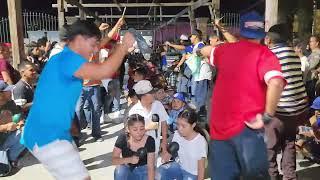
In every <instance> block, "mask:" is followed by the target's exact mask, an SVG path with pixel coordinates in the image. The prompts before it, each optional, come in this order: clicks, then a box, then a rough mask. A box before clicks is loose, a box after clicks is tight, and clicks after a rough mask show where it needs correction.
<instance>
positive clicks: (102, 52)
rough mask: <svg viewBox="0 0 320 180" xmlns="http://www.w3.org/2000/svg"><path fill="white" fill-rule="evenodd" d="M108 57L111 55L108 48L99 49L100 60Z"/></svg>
mask: <svg viewBox="0 0 320 180" xmlns="http://www.w3.org/2000/svg"><path fill="white" fill-rule="evenodd" d="M108 57H109V52H108V50H106V49H100V51H99V60H100V61H102V60H105V58H108Z"/></svg>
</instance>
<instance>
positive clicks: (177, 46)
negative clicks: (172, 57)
mask: <svg viewBox="0 0 320 180" xmlns="http://www.w3.org/2000/svg"><path fill="white" fill-rule="evenodd" d="M165 44H166V45H168V46H170V47H172V48H174V49H177V50H185V49H186V47H185V46H184V45H178V44H172V43H170V42H168V41H167V42H166V43H165Z"/></svg>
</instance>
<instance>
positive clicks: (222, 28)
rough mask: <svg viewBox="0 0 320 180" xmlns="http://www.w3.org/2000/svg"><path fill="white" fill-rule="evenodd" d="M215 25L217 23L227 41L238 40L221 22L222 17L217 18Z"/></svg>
mask: <svg viewBox="0 0 320 180" xmlns="http://www.w3.org/2000/svg"><path fill="white" fill-rule="evenodd" d="M213 25H215V26H216V27H217V28H218V30H219V31H220V32H221V33H222V35H223V36H224V38H225V39H226V40H227V42H229V43H233V42H237V41H238V39H237V38H236V37H235V36H233V35H232V34H231V33H230V32H228V30H227V29H226V28H225V27H223V26H222V25H221V24H220V19H215V21H214V23H213Z"/></svg>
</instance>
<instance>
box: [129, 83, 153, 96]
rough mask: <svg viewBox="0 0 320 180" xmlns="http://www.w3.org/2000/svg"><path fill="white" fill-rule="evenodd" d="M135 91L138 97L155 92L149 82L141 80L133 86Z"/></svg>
mask: <svg viewBox="0 0 320 180" xmlns="http://www.w3.org/2000/svg"><path fill="white" fill-rule="evenodd" d="M133 89H134V91H135V92H136V94H138V95H142V94H147V93H150V92H151V91H152V90H153V87H152V85H151V83H150V81H148V80H141V81H138V82H137V83H136V84H135V85H134V86H133Z"/></svg>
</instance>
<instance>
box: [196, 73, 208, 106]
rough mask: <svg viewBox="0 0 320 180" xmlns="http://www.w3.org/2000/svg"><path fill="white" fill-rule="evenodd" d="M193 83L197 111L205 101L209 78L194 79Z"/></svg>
mask: <svg viewBox="0 0 320 180" xmlns="http://www.w3.org/2000/svg"><path fill="white" fill-rule="evenodd" d="M195 84H196V87H195V88H196V89H195V105H196V107H197V111H199V110H200V108H201V107H203V106H205V105H206V102H207V97H208V85H209V80H207V79H205V80H202V81H196V82H195Z"/></svg>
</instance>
